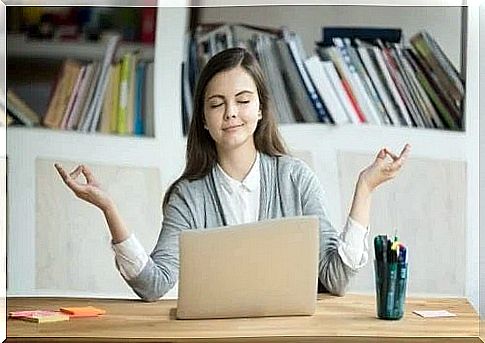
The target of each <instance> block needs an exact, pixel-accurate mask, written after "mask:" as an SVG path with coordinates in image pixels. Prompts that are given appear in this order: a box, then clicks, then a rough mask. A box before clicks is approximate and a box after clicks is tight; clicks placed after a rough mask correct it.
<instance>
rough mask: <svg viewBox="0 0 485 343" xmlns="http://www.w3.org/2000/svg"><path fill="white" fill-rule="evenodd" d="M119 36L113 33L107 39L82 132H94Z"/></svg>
mask: <svg viewBox="0 0 485 343" xmlns="http://www.w3.org/2000/svg"><path fill="white" fill-rule="evenodd" d="M120 38H121V37H120V36H119V35H114V36H112V37H110V38H109V40H108V43H107V47H106V52H105V54H104V58H103V62H102V64H101V75H100V77H99V80H98V83H97V84H96V91H95V93H94V96H93V103H92V105H91V107H90V111H89V112H88V115H87V119H86V121H85V125H84V126H83V127H82V128H81V130H82V131H84V132H94V131H95V130H96V128H97V126H98V121H99V115H100V113H101V106H102V104H103V99H104V94H105V93H106V89H107V87H108V81H109V68H110V66H111V63H112V62H113V57H114V55H115V52H116V48H117V46H118V42H119V41H120Z"/></svg>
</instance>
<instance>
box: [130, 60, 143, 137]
mask: <svg viewBox="0 0 485 343" xmlns="http://www.w3.org/2000/svg"><path fill="white" fill-rule="evenodd" d="M145 67H146V63H145V62H143V61H140V62H139V63H138V65H137V66H136V72H135V78H136V82H135V86H136V89H135V111H134V112H135V114H134V123H133V133H134V134H135V135H143V134H144V127H143V122H144V117H145V114H144V113H143V94H144V92H145V89H144V87H143V84H144V82H143V80H144V79H145Z"/></svg>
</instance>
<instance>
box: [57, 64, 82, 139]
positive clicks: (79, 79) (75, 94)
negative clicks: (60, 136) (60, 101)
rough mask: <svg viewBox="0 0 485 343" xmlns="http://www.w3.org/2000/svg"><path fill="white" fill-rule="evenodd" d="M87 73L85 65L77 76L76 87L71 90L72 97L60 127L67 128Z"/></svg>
mask: <svg viewBox="0 0 485 343" xmlns="http://www.w3.org/2000/svg"><path fill="white" fill-rule="evenodd" d="M85 74H86V66H85V65H83V66H82V67H81V71H80V72H79V75H78V77H77V80H76V83H75V85H74V88H73V90H72V92H71V97H70V98H69V103H68V104H67V108H66V112H65V113H64V116H63V118H62V122H61V125H60V128H61V129H63V130H65V129H66V128H67V123H68V121H69V118H70V117H71V115H72V110H73V109H74V105H75V103H76V100H77V98H78V96H79V90H80V87H81V84H82V81H83V79H84V75H85Z"/></svg>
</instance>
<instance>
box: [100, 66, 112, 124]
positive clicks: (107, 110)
mask: <svg viewBox="0 0 485 343" xmlns="http://www.w3.org/2000/svg"><path fill="white" fill-rule="evenodd" d="M114 74H115V65H114V64H112V65H111V66H110V68H109V81H108V87H107V89H106V94H105V96H104V99H103V108H102V110H101V120H100V124H99V132H102V133H109V132H110V123H111V113H112V107H113V83H114V82H115V80H114V79H115V75H114Z"/></svg>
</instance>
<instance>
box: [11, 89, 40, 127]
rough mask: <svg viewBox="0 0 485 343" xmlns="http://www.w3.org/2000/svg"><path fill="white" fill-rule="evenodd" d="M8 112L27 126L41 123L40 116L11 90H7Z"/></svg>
mask: <svg viewBox="0 0 485 343" xmlns="http://www.w3.org/2000/svg"><path fill="white" fill-rule="evenodd" d="M7 112H8V113H10V115H11V116H12V117H14V118H16V119H17V120H18V121H19V122H21V123H22V124H24V125H26V126H34V125H38V124H39V122H40V119H39V115H38V114H37V113H36V112H35V111H34V110H33V109H32V108H31V107H30V106H29V105H27V103H26V102H25V101H23V100H22V99H21V98H20V97H19V96H18V95H17V94H16V93H15V92H14V91H13V90H12V89H10V88H9V89H7ZM7 118H8V117H7Z"/></svg>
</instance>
